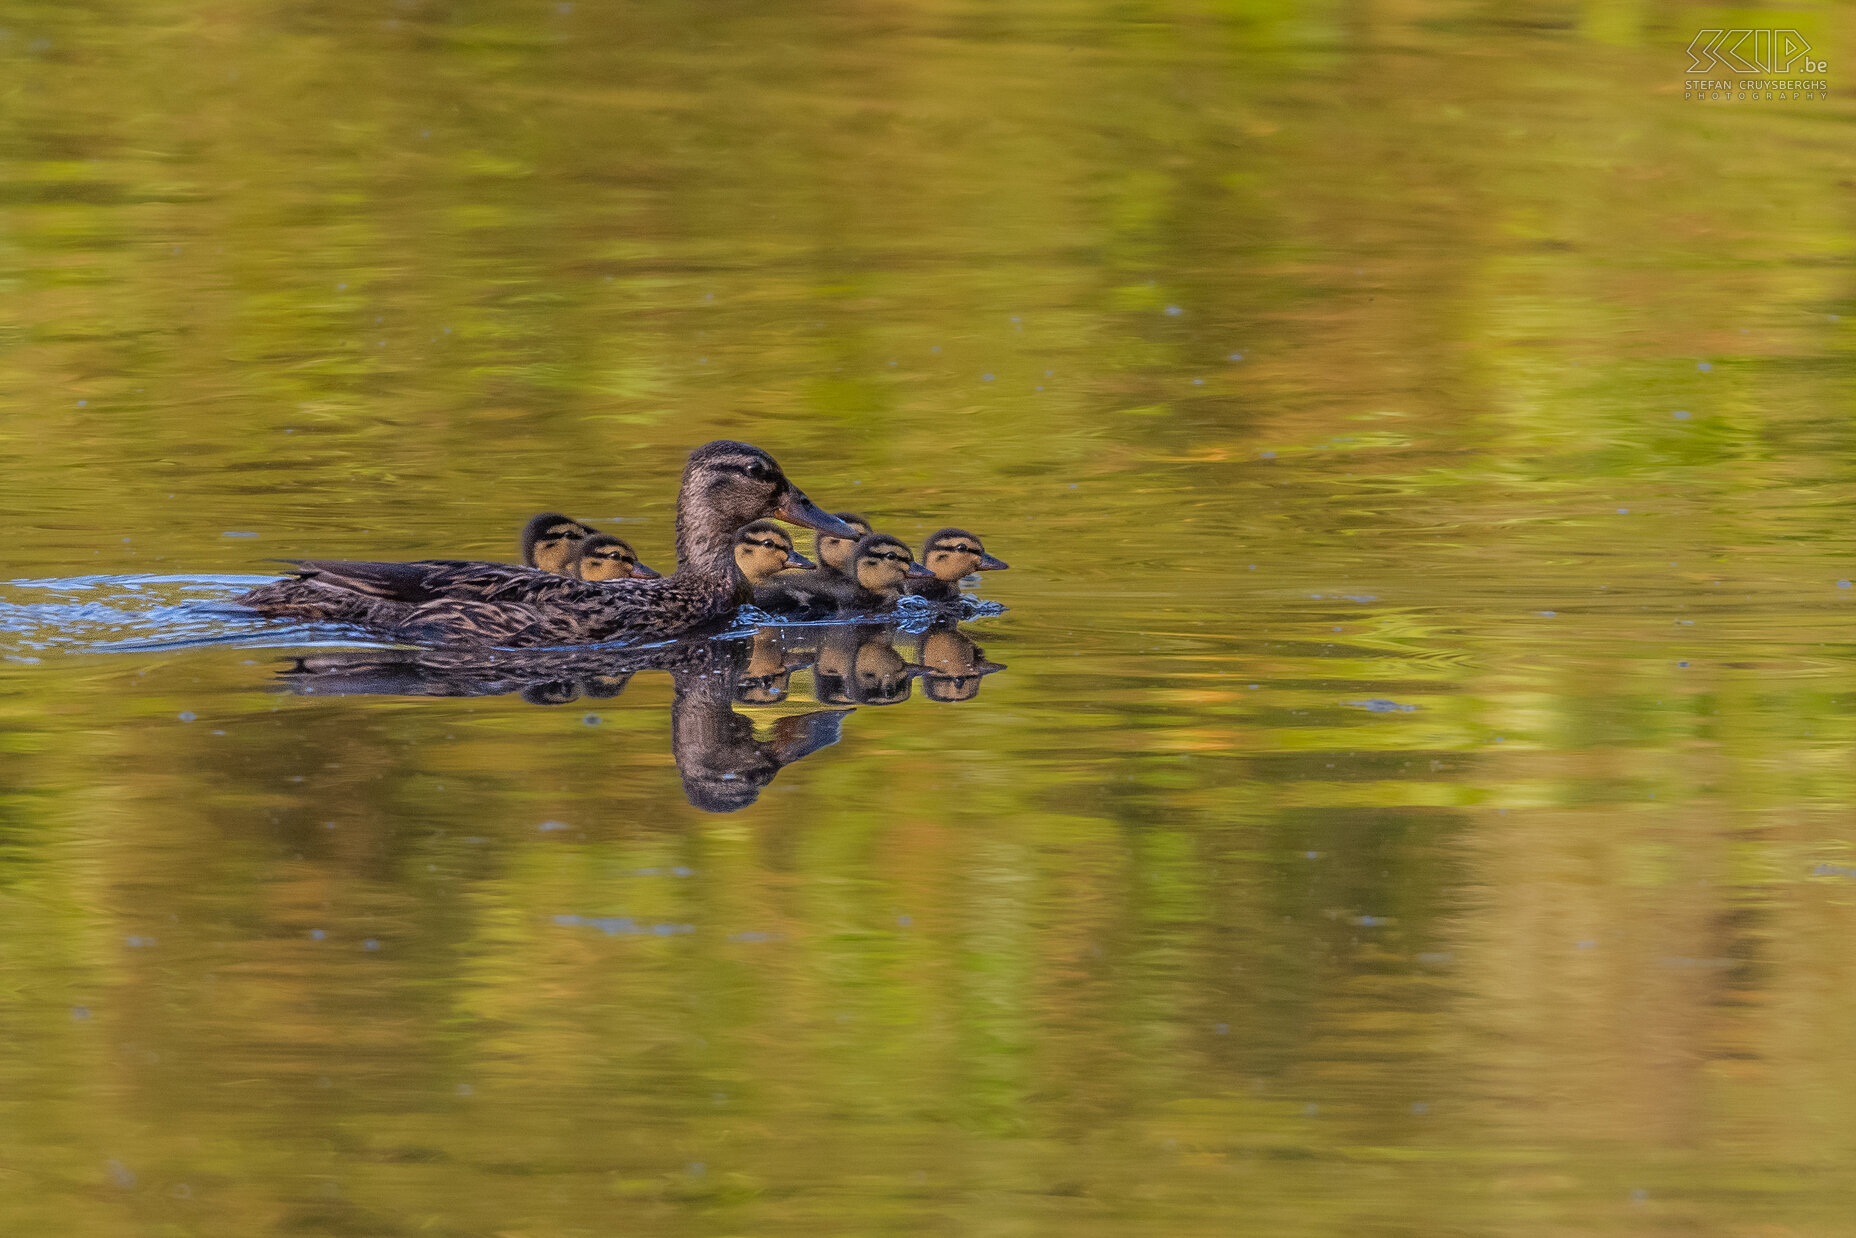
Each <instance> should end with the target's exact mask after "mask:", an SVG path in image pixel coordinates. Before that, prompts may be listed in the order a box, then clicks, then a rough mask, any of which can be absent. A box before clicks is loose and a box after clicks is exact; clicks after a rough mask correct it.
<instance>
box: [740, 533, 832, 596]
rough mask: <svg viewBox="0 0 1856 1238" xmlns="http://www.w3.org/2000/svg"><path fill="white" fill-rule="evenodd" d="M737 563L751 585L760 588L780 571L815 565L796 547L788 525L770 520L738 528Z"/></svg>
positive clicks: (753, 587) (750, 586) (752, 587)
mask: <svg viewBox="0 0 1856 1238" xmlns="http://www.w3.org/2000/svg"><path fill="white" fill-rule="evenodd" d="M820 536H821V537H823V536H824V535H823V534H820ZM735 566H736V567H738V568H740V569H741V575H742V576H743V577H744V578H745V579H746V580H747V582H748V587H749V588H750V589H758V588H760V587H761V586H762V585H764V584H766V583H767V582H768V581H770V580H772V579H773V578H774V577H775V576H777V575H779V574H780V573H781V572H784V571H788V570H790V569H792V568H809V567H814V566H816V565H815V564H814V563H813V562H812V560H810V559H808V558H806V557H805V556H804V555H802V554H800V553H799V552H798V551H796V550H794V549H793V539H792V538H791V537H790V536H789V535H788V534H787V532H786V530H785V529H782V528H781V527H780V526H779V525H777V524H775V523H774V522H773V521H771V520H756V521H755V522H754V523H753V524H745V525H742V526H741V528H740V529H738V530H736V532H735Z"/></svg>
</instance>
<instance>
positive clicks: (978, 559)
mask: <svg viewBox="0 0 1856 1238" xmlns="http://www.w3.org/2000/svg"><path fill="white" fill-rule="evenodd" d="M922 566H923V567H925V568H927V569H928V571H929V572H930V573H931V574H932V575H933V576H934V579H933V580H912V581H910V582H909V586H908V591H909V592H910V593H911V594H913V595H914V596H916V597H919V598H927V599H928V600H929V601H931V602H945V601H949V600H951V599H953V598H957V597H959V596H960V582H961V580H962V579H964V578H965V577H967V576H971V575H972V574H973V573H974V572H1003V571H1004V570H1005V569H1006V568H1008V567H1010V566H1012V565H1011V564H1009V563H1007V562H1006V561H1005V560H1003V559H995V558H993V556H991V555H989V554H987V553H986V547H985V546H984V545H983V544H982V543H981V542H980V539H979V538H977V537H975V536H974V535H973V534H971V533H969V532H967V531H966V530H965V529H942V530H941V531H940V532H939V533H936V534H935V535H934V536H933V537H931V538H929V539H928V540H927V541H926V542H923V543H922Z"/></svg>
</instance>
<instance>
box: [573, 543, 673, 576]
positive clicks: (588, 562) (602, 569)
mask: <svg viewBox="0 0 1856 1238" xmlns="http://www.w3.org/2000/svg"><path fill="white" fill-rule="evenodd" d="M564 570H565V571H566V574H567V575H569V576H577V577H579V578H580V579H581V580H656V579H657V578H658V576H659V575H660V574H661V573H658V572H654V571H652V570H651V569H650V568H648V567H646V566H645V565H644V564H642V563H640V562H638V552H637V551H635V550H633V549H632V548H631V547H630V546H628V545H626V544H625V543H624V542H622V541H620V540H619V539H618V538H616V537H614V536H612V534H610V533H595V534H594V535H593V536H592V537H589V538H586V539H585V540H583V541H582V542H581V543H580V544H579V545H578V546H577V547H575V550H574V556H573V558H571V559H569V560H568V561H567V566H566V568H565V569H564Z"/></svg>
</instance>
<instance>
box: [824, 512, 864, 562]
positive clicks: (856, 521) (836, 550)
mask: <svg viewBox="0 0 1856 1238" xmlns="http://www.w3.org/2000/svg"><path fill="white" fill-rule="evenodd" d="M838 519H840V520H842V521H843V522H844V523H845V524H848V525H850V526H851V527H852V528H853V529H856V530H857V537H837V536H835V535H833V534H830V533H820V534H819V535H818V543H817V544H816V546H814V548H813V549H814V550H815V552H816V553H817V554H818V561H819V562H820V563H823V564H824V565H825V566H826V567H828V568H831V569H832V570H833V571H838V572H844V573H845V574H846V575H849V572H848V571H847V570H846V568H845V566H844V565H845V563H846V562H847V561H848V560H849V559H850V557H851V551H852V550H853V549H855V548H856V546H857V538H858V537H868V536H869V535H870V534H871V533H872V532H873V531H874V530H872V529H871V528H870V522H869V521H868V520H865V519H864V518H863V517H862V516H859V515H858V514H857V513H856V512H839V513H838Z"/></svg>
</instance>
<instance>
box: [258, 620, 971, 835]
mask: <svg viewBox="0 0 1856 1238" xmlns="http://www.w3.org/2000/svg"><path fill="white" fill-rule="evenodd" d="M812 631H818V632H819V633H820V635H819V644H818V648H817V650H816V651H813V650H808V649H805V648H803V647H802V646H801V642H802V641H803V640H804V639H805V638H806V636H807V635H809V633H810V632H812ZM894 640H895V631H894V629H893V628H889V627H886V626H884V625H881V624H858V625H846V626H841V627H832V628H825V629H822V630H821V629H808V630H801V629H796V628H782V627H777V626H769V627H764V628H761V629H760V630H758V631H757V632H755V633H754V636H753V638H752V639H751V640H744V639H726V638H695V639H689V640H684V641H678V642H675V643H672V644H667V645H662V646H658V647H655V648H651V649H558V650H461V649H452V650H445V649H343V650H329V651H324V652H318V653H314V654H306V655H304V656H301V657H298V658H293V659H291V661H290V664H289V665H288V666H287V667H286V668H285V669H284V670H283V671H282V672H280V678H281V680H282V681H283V686H284V687H285V688H286V689H287V690H289V691H292V692H296V693H299V694H301V695H304V696H357V695H365V696H373V695H387V696H451V697H457V696H501V695H506V694H519V695H520V696H521V697H522V699H524V700H526V701H529V702H531V703H533V704H536V705H565V704H568V703H570V702H572V701H576V700H580V699H582V698H588V699H610V698H612V697H615V696H617V695H618V694H619V693H620V692H621V691H623V690H624V688H625V686H626V684H627V683H629V682H630V680H631V678H632V676H633V675H635V674H636V673H637V672H639V671H644V670H659V671H665V672H667V673H668V674H669V675H670V677H671V682H672V685H673V688H674V693H675V695H674V697H673V699H672V702H671V706H670V748H671V755H672V757H673V758H674V759H675V761H676V765H677V772H678V773H679V774H680V775H681V776H682V779H683V792H684V795H685V796H686V797H687V798H688V799H689V802H690V803H691V804H692V805H693V806H695V807H696V808H699V809H702V810H703V811H705V812H735V811H737V810H739V809H742V808H745V807H747V806H748V805H749V804H752V803H754V801H755V800H756V799H757V798H759V796H760V792H761V789H762V788H763V787H765V786H767V784H768V783H770V782H772V781H773V779H774V777H775V776H776V775H777V774H778V773H779V772H780V771H781V770H782V769H784V768H785V767H786V766H788V765H791V764H792V763H793V762H795V761H798V760H801V759H803V758H805V757H807V756H810V755H811V754H812V753H814V752H816V751H818V750H819V749H820V748H824V747H828V746H829V745H831V744H835V743H837V742H838V740H839V738H840V727H841V725H842V723H843V719H844V716H845V715H846V714H848V713H850V712H852V710H851V708H850V707H852V706H856V705H894V704H898V703H900V702H902V701H905V700H907V699H908V697H909V692H910V684H911V683H912V682H913V680H914V679H915V678H917V677H918V676H919V677H922V678H923V687H924V695H926V696H927V697H928V698H929V699H931V700H937V701H961V700H969V699H971V698H972V696H973V695H974V693H975V692H977V690H978V684H979V678H980V676H983V675H986V674H990V673H992V672H993V671H996V670H1002V669H1004V668H1003V667H1001V666H999V665H998V664H997V663H993V662H988V661H986V660H985V657H984V655H983V653H982V652H981V651H980V649H979V648H978V646H976V645H974V644H973V642H972V641H971V640H969V639H967V637H965V636H964V635H962V634H961V633H960V632H959V631H958V630H957V629H956V628H955V626H954V625H953V624H952V623H951V622H949V623H946V624H943V625H937V626H936V627H935V628H934V629H932V630H931V631H929V632H928V633H926V634H924V635H923V637H922V640H921V653H920V655H919V659H920V660H918V661H916V662H910V661H908V660H907V659H905V658H904V657H903V656H902V654H900V653H899V652H897V650H896V647H895V644H894ZM808 665H810V666H811V667H812V674H813V683H814V689H815V695H816V696H817V699H818V701H819V703H821V704H824V705H828V706H832V707H833V708H827V709H814V710H811V711H809V712H805V713H788V714H785V715H784V716H782V717H778V718H774V719H772V720H771V721H767V720H766V717H765V715H762V718H761V719H760V720H758V721H759V725H758V726H757V719H755V718H754V717H751V716H750V715H748V714H744V713H741V712H739V711H737V710H736V708H735V705H736V704H737V703H739V704H742V705H747V706H754V705H769V704H779V703H781V702H783V701H786V700H787V699H788V693H789V690H790V682H791V678H792V673H793V671H794V670H796V669H799V668H800V667H804V666H808ZM789 708H791V706H789Z"/></svg>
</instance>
